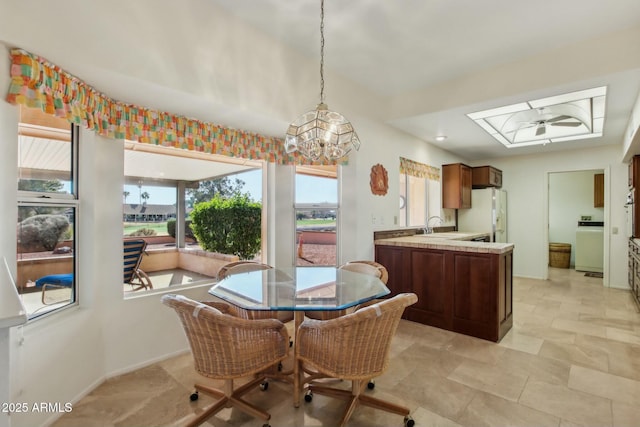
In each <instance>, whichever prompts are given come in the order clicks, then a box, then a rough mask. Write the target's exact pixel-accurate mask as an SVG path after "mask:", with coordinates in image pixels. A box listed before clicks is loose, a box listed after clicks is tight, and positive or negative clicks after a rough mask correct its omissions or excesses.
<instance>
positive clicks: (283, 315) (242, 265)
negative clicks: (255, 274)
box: [217, 261, 294, 322]
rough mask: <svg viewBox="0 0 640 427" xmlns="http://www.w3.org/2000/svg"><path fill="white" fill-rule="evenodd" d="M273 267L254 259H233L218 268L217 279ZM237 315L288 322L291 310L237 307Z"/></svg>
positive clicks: (290, 318)
mask: <svg viewBox="0 0 640 427" xmlns="http://www.w3.org/2000/svg"><path fill="white" fill-rule="evenodd" d="M272 268H273V267H272V266H270V265H269V264H264V263H261V262H256V261H235V262H230V263H229V264H225V265H223V266H222V267H221V268H220V270H218V277H217V278H218V281H220V280H222V279H224V278H225V277H227V276H229V275H231V274H240V273H247V272H250V271H259V270H270V269H272ZM237 313H238V316H239V317H242V318H244V319H250V320H255V319H278V320H280V321H281V322H289V321H291V320H293V317H294V315H293V311H270V310H249V309H244V308H240V307H237Z"/></svg>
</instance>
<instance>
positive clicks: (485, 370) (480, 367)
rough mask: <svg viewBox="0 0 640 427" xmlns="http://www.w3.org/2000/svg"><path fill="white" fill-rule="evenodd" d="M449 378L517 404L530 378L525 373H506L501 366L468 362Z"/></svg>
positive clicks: (461, 365)
mask: <svg viewBox="0 0 640 427" xmlns="http://www.w3.org/2000/svg"><path fill="white" fill-rule="evenodd" d="M447 378H448V379H450V380H452V381H456V382H459V383H460V384H464V385H466V386H469V387H471V388H474V389H477V390H482V391H484V392H487V393H490V394H493V395H495V396H498V397H501V398H503V399H506V400H510V401H512V402H516V401H517V400H518V397H520V393H521V392H522V389H523V388H524V384H525V383H526V382H527V378H528V376H527V375H526V374H525V373H516V372H514V371H506V370H504V369H503V368H502V367H501V366H496V365H487V364H486V363H481V362H476V361H473V360H468V361H465V362H463V363H461V364H460V366H458V367H457V368H456V369H455V370H454V371H453V372H452V373H451V374H450V375H449V376H448V377H447Z"/></svg>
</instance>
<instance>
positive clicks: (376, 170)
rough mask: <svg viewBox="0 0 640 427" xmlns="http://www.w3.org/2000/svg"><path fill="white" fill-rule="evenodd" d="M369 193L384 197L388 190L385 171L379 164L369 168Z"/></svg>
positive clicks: (387, 178)
mask: <svg viewBox="0 0 640 427" xmlns="http://www.w3.org/2000/svg"><path fill="white" fill-rule="evenodd" d="M369 184H370V185H371V192H372V193H373V194H375V195H376V196H384V195H385V194H387V190H388V189H389V177H388V176H387V170H386V169H385V168H384V166H382V165H381V164H380V163H378V164H377V165H374V166H372V167H371V181H369Z"/></svg>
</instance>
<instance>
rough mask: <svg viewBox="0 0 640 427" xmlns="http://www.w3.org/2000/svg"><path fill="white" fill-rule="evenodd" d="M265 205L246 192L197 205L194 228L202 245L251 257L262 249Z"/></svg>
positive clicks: (205, 248)
mask: <svg viewBox="0 0 640 427" xmlns="http://www.w3.org/2000/svg"><path fill="white" fill-rule="evenodd" d="M261 216H262V206H261V204H260V203H258V202H252V201H251V200H250V199H249V198H248V197H247V196H246V195H239V194H237V195H234V196H232V197H230V198H227V199H224V198H222V197H220V196H219V195H216V196H215V197H214V198H213V199H211V200H210V201H208V202H202V203H198V204H196V205H195V207H194V209H193V211H192V212H191V228H192V230H193V234H194V235H195V237H196V239H197V240H198V243H199V244H200V246H201V247H202V249H204V250H206V251H211V252H219V253H224V254H230V255H237V256H239V257H240V258H241V259H251V258H253V257H254V256H255V255H256V254H257V253H258V251H260V234H261V228H262V227H261Z"/></svg>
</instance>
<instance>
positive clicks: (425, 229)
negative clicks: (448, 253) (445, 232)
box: [423, 215, 443, 234]
mask: <svg viewBox="0 0 640 427" xmlns="http://www.w3.org/2000/svg"><path fill="white" fill-rule="evenodd" d="M434 218H435V219H437V220H438V225H442V222H443V221H442V218H441V217H439V216H438V215H434V216H431V217H429V219H427V224H426V227H424V229H423V231H424V234H432V233H433V227H431V226H429V224H430V223H431V220H432V219H434Z"/></svg>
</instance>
